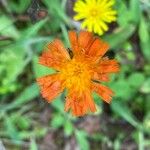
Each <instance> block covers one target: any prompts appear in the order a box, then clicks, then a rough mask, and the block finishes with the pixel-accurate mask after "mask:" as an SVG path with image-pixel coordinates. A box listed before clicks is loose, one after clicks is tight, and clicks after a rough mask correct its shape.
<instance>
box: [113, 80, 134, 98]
mask: <svg viewBox="0 0 150 150" xmlns="http://www.w3.org/2000/svg"><path fill="white" fill-rule="evenodd" d="M110 86H111V88H112V89H113V90H114V92H115V97H116V98H122V99H123V100H129V99H130V98H131V97H132V96H133V94H134V91H135V89H133V88H131V87H130V85H129V84H128V82H126V80H125V79H120V80H118V81H115V82H112V83H111V84H110Z"/></svg>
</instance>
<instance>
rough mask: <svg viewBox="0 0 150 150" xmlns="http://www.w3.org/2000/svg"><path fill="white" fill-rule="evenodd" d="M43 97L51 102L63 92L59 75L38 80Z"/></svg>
mask: <svg viewBox="0 0 150 150" xmlns="http://www.w3.org/2000/svg"><path fill="white" fill-rule="evenodd" d="M37 83H38V84H39V86H40V89H41V94H42V96H43V97H44V98H45V99H46V100H47V101H48V102H51V101H52V100H53V99H54V98H55V97H56V96H57V95H58V94H60V93H61V92H62V91H63V87H62V81H61V80H59V76H58V75H56V74H55V75H47V76H44V77H41V78H38V79H37Z"/></svg>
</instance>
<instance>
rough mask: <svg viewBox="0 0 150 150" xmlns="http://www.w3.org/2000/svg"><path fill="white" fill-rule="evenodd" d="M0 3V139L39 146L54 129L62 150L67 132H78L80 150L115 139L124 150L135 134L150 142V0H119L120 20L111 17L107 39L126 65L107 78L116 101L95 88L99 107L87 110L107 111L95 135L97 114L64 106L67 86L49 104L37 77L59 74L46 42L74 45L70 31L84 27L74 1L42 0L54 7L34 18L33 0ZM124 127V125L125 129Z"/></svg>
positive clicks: (113, 145)
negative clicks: (78, 113)
mask: <svg viewBox="0 0 150 150" xmlns="http://www.w3.org/2000/svg"><path fill="white" fill-rule="evenodd" d="M5 3H6V4H5ZM7 3H8V4H7ZM68 3H69V4H68ZM0 4H2V5H1V6H0V7H1V8H2V9H0V122H1V123H0V137H1V139H0V140H2V142H3V141H4V145H6V149H7V146H8V150H9V145H13V146H14V147H15V148H14V149H15V150H20V149H30V150H37V149H39V145H40V146H41V143H42V142H43V141H44V140H46V137H51V134H52V132H53V131H55V132H56V133H55V134H56V137H59V135H60V136H61V138H60V139H59V138H58V139H55V138H54V141H55V140H56V141H57V142H56V143H52V144H55V145H56V146H58V145H61V148H60V147H58V149H63V148H62V145H64V143H66V141H64V137H65V139H69V140H72V138H74V139H76V142H77V144H78V146H79V147H80V149H81V150H89V149H91V148H92V149H93V150H97V149H99V147H100V145H104V146H106V149H107V146H108V147H109V148H108V149H114V150H121V149H123V144H124V141H128V140H129V141H133V143H131V144H132V145H135V147H136V148H135V149H139V150H144V149H146V148H147V147H148V148H147V149H149V147H150V142H149V138H150V132H149V129H150V2H149V1H144V0H143V1H141V0H129V1H127V0H116V5H115V9H116V10H117V23H116V24H115V23H114V24H110V30H109V32H108V33H106V34H105V35H104V36H103V37H102V38H103V39H104V40H106V41H107V42H108V43H109V45H110V49H111V51H112V53H114V55H115V57H116V59H118V61H119V63H120V66H121V70H120V72H119V74H117V75H115V76H111V77H110V80H111V81H110V82H109V83H108V84H107V85H108V86H110V87H111V88H112V90H113V91H114V92H115V95H114V96H113V101H112V103H111V104H110V105H109V106H110V107H109V106H108V105H107V104H106V105H104V103H103V101H102V100H101V98H100V97H99V96H98V95H97V94H96V93H93V97H94V100H95V102H96V104H97V113H95V114H94V115H93V114H92V115H93V116H91V114H90V115H88V117H91V118H92V119H93V118H95V117H96V118H101V119H100V123H99V124H98V126H100V128H101V131H99V130H98V131H96V132H97V133H96V134H95V135H93V133H90V131H91V132H92V130H91V128H92V129H95V128H96V125H95V124H94V125H93V126H92V127H91V126H90V123H91V122H94V121H95V120H92V121H89V120H90V119H89V120H88V117H82V118H75V117H72V116H71V115H70V114H69V113H66V112H64V103H65V94H66V91H65V92H64V93H62V94H60V95H59V96H58V97H56V99H55V100H53V102H52V103H51V104H50V106H49V104H48V103H47V102H44V101H42V100H41V99H42V98H41V96H40V92H39V87H38V85H37V84H36V83H35V81H36V78H38V77H41V76H44V75H48V74H53V73H55V71H54V70H53V69H52V68H48V67H44V66H42V65H40V64H38V57H39V55H40V54H41V52H42V51H43V47H44V46H45V44H46V43H48V42H51V41H52V40H53V39H54V38H61V39H62V40H63V42H64V43H65V46H66V47H69V45H70V43H69V41H68V30H70V29H79V26H78V24H76V22H74V21H73V20H72V18H71V16H72V13H71V11H70V9H71V10H72V4H71V1H67V0H54V1H52V0H43V1H41V4H40V7H41V8H40V9H45V10H47V12H48V15H47V17H45V18H44V19H41V20H40V21H38V22H36V23H35V24H32V23H31V21H30V20H29V16H28V15H27V9H28V8H29V6H30V5H31V0H25V1H16V0H11V1H2V2H0ZM68 7H71V8H70V9H68ZM85 40H86V39H85ZM110 55H111V54H110ZM112 57H113V56H112ZM101 116H102V117H101ZM103 116H104V117H103ZM108 116H109V117H108ZM103 118H104V119H103ZM86 121H89V122H90V123H89V122H88V123H87V122H86ZM118 122H119V125H118V124H117V123H118ZM121 122H123V123H125V124H126V126H127V129H128V128H129V129H130V127H131V126H132V129H131V131H130V133H129V134H130V137H129V139H127V140H126V137H128V135H127V134H128V131H127V129H126V128H124V126H123V125H122V123H121ZM115 123H116V124H115ZM120 126H121V127H122V128H123V129H122V130H121V131H119V132H118V127H120ZM116 128H117V129H116ZM112 129H113V130H112ZM107 130H108V132H107ZM88 131H89V132H88ZM126 132H127V133H126ZM57 134H58V136H57ZM62 136H63V138H62ZM52 137H53V136H52ZM112 137H113V139H112ZM5 141H6V143H5ZM52 141H53V140H50V141H49V142H52ZM62 143H63V144H62ZM69 143H72V142H69ZM44 144H45V141H44ZM97 144H98V145H97ZM99 144H100V145H99ZM129 144H130V143H129ZM95 145H96V146H95ZM93 146H95V147H94V148H93ZM14 149H13V148H12V147H11V148H10V150H14Z"/></svg>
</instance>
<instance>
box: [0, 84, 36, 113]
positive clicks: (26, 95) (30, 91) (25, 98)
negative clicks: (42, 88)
mask: <svg viewBox="0 0 150 150" xmlns="http://www.w3.org/2000/svg"><path fill="white" fill-rule="evenodd" d="M38 95H39V88H38V86H37V84H36V83H34V84H32V85H30V86H28V87H27V88H26V89H25V90H24V91H23V92H22V93H21V94H20V95H19V96H18V97H17V98H16V99H14V100H13V102H12V103H10V104H7V106H5V107H4V106H3V107H2V109H1V110H2V111H6V110H10V109H14V108H17V107H19V106H21V105H23V104H25V103H27V102H29V101H31V100H33V99H34V98H35V97H37V96H38Z"/></svg>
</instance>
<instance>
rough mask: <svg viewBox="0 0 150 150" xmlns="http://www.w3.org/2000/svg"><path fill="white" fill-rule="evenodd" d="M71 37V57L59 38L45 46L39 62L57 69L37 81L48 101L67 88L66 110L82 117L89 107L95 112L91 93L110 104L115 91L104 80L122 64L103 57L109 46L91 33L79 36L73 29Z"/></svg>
mask: <svg viewBox="0 0 150 150" xmlns="http://www.w3.org/2000/svg"><path fill="white" fill-rule="evenodd" d="M69 39H70V44H71V50H72V56H70V54H69V53H68V51H67V50H66V49H65V47H64V46H63V43H62V42H61V41H60V40H58V39H56V40H54V41H53V42H52V43H49V44H48V45H47V46H46V50H45V51H44V52H43V54H42V56H41V57H40V59H39V63H40V64H42V65H44V66H47V67H52V68H54V69H55V70H56V73H55V74H52V75H47V76H44V77H40V78H38V79H37V82H38V84H39V85H40V87H41V93H42V96H43V97H44V98H45V99H46V100H47V101H48V102H51V101H52V100H53V99H54V98H55V97H56V96H57V95H58V94H60V93H61V92H63V90H64V89H67V93H68V94H67V97H66V103H65V111H68V110H71V112H72V114H73V115H74V116H82V115H84V114H86V113H87V112H88V111H89V110H90V111H91V112H95V111H96V106H95V103H94V100H93V98H92V92H96V93H97V94H98V95H99V96H100V97H101V98H102V99H103V100H104V101H105V102H107V103H110V101H111V99H112V96H113V94H114V93H113V92H112V90H111V89H109V88H108V87H106V86H104V85H102V84H101V82H107V81H109V74H110V73H116V72H118V71H119V65H118V63H117V61H116V60H114V59H112V60H109V59H108V58H107V57H103V56H104V54H105V53H106V52H107V50H108V48H109V46H108V44H107V43H105V42H104V41H102V40H100V39H99V38H97V37H94V36H93V35H92V33H90V32H87V31H81V32H80V33H79V35H77V34H76V32H74V31H70V32H69Z"/></svg>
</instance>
